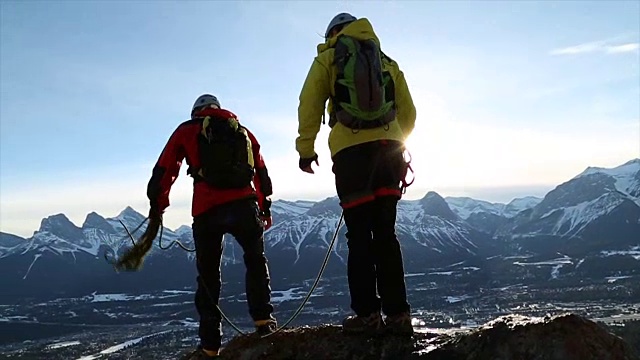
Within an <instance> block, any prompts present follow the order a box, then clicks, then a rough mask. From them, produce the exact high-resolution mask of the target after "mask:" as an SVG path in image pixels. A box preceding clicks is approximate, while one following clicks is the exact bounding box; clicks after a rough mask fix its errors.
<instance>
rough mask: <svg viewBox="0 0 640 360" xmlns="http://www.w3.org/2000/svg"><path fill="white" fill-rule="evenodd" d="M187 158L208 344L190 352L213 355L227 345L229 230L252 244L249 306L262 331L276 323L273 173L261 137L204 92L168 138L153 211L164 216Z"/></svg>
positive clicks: (203, 339)
mask: <svg viewBox="0 0 640 360" xmlns="http://www.w3.org/2000/svg"><path fill="white" fill-rule="evenodd" d="M184 159H186V162H187V165H188V166H189V169H188V171H187V174H189V175H191V176H192V177H193V178H194V185H193V200H192V208H191V213H192V216H193V240H194V243H195V247H196V268H197V271H198V277H197V284H198V287H197V290H196V296H195V306H196V309H197V311H198V314H199V316H200V324H199V336H200V345H199V346H198V348H197V349H196V351H195V352H194V353H193V354H191V357H189V359H209V358H213V357H215V356H217V355H218V351H219V349H220V345H221V339H222V331H221V330H222V329H221V314H220V312H219V311H218V308H217V307H216V305H217V304H218V299H219V297H220V287H221V282H220V260H221V257H222V241H223V236H224V234H225V233H229V234H231V235H232V236H233V237H234V238H235V239H236V241H238V243H239V244H240V246H241V247H242V249H243V251H244V260H245V266H246V269H247V276H246V292H247V302H248V305H249V313H250V315H251V317H252V318H253V320H254V323H255V327H256V330H257V332H258V333H259V334H262V335H264V334H268V333H271V332H273V331H274V330H275V328H276V321H275V319H274V318H273V316H272V315H271V314H272V312H273V306H272V305H271V303H270V302H271V287H270V278H269V269H268V266H267V259H266V257H265V255H264V237H263V234H264V231H266V230H268V229H269V227H271V223H272V221H271V213H270V206H271V200H270V199H269V196H270V195H272V193H273V191H272V186H271V179H270V178H269V174H268V171H267V167H266V166H265V163H264V159H263V158H262V155H261V154H260V144H259V143H258V141H257V139H256V137H255V136H254V135H253V134H252V133H251V132H250V131H249V130H248V129H247V128H246V127H244V126H242V125H240V123H239V121H238V118H237V117H236V115H235V114H233V113H232V112H231V111H228V110H224V109H221V107H220V102H219V101H218V99H217V98H216V97H215V96H213V95H209V94H204V95H202V96H200V97H198V99H197V100H196V102H195V103H194V105H193V107H192V111H191V119H190V120H188V121H185V122H184V123H182V124H180V125H179V126H178V127H177V129H176V130H175V131H174V132H173V134H172V135H171V137H170V138H169V141H168V142H167V144H166V146H165V147H164V150H163V151H162V154H161V155H160V158H159V159H158V162H157V163H156V164H155V167H154V168H153V174H152V176H151V179H150V181H149V184H148V187H147V196H148V198H149V200H150V203H151V210H150V217H151V216H157V217H162V214H163V213H164V210H165V209H166V208H167V207H168V206H169V191H170V190H171V186H172V185H173V183H174V182H175V180H176V178H177V177H178V173H179V170H180V167H181V165H182V161H183V160H184Z"/></svg>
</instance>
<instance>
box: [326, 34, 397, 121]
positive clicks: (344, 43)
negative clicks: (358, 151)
mask: <svg viewBox="0 0 640 360" xmlns="http://www.w3.org/2000/svg"><path fill="white" fill-rule="evenodd" d="M382 57H383V54H382V51H381V50H380V47H379V46H378V44H377V43H376V42H375V41H374V40H372V39H368V40H358V39H356V38H353V37H351V36H347V35H340V36H339V37H338V39H337V41H336V46H335V55H334V63H335V66H336V70H337V71H336V82H335V84H334V88H335V97H334V99H333V107H334V113H333V114H332V115H333V116H332V117H333V118H334V119H333V123H335V122H336V121H337V122H340V123H341V124H343V125H345V126H346V127H348V128H351V129H371V128H376V127H380V126H384V125H386V124H388V123H389V122H391V121H393V120H394V119H395V116H396V109H395V89H394V86H393V85H394V84H393V80H392V78H391V75H390V74H389V72H387V71H384V69H383V62H382ZM330 125H332V124H331V121H330Z"/></svg>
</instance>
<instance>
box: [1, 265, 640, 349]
mask: <svg viewBox="0 0 640 360" xmlns="http://www.w3.org/2000/svg"><path fill="white" fill-rule="evenodd" d="M432 270H436V269H432ZM440 270H441V271H432V273H433V272H436V273H439V274H431V275H429V274H410V273H409V274H407V275H406V282H407V287H408V290H409V301H410V303H411V305H412V308H413V309H412V316H413V323H414V327H415V329H416V331H424V332H446V331H456V330H459V329H466V328H473V327H477V326H479V325H482V324H483V323H485V322H487V321H490V320H492V319H494V318H495V317H497V316H500V315H505V314H520V315H527V316H535V317H544V316H547V315H554V314H560V313H565V312H571V313H574V314H578V315H581V316H584V317H586V318H588V319H591V320H594V321H597V322H600V323H602V324H603V325H605V326H607V327H609V328H610V329H621V328H624V327H625V326H629V325H634V326H637V324H640V296H639V294H640V285H639V283H640V282H639V281H638V280H639V279H638V277H637V276H630V277H624V278H619V279H602V280H600V281H597V280H592V281H589V282H585V283H584V284H581V285H579V286H576V285H572V286H563V285H562V284H558V283H552V282H551V283H549V284H547V285H541V284H538V285H523V284H521V283H513V284H510V285H506V286H501V287H494V288H490V287H487V288H477V287H475V286H472V285H471V283H466V282H464V281H444V280H443V279H442V277H443V275H442V273H447V272H446V271H442V270H445V269H440ZM439 278H440V279H439ZM346 284H347V281H346V278H344V277H327V278H323V280H321V282H320V284H319V286H318V288H317V289H316V291H315V292H314V293H313V294H312V296H311V298H310V299H309V301H308V303H307V304H306V306H305V307H304V309H303V311H302V312H301V313H300V315H299V316H298V317H297V318H296V319H295V320H293V321H292V322H291V323H290V324H289V325H288V327H299V326H305V325H310V326H313V325H320V324H340V322H341V320H342V318H343V317H344V316H346V315H348V314H350V309H349V305H348V304H349V296H348V289H347V285H346ZM311 285H312V280H310V281H306V282H304V283H302V284H297V285H296V286H291V284H288V285H287V284H278V282H277V281H275V282H274V284H273V293H272V299H273V304H274V306H275V313H274V315H275V316H276V317H277V319H278V323H279V325H282V324H284V323H285V322H286V321H287V320H289V318H290V317H291V315H292V314H293V313H294V312H295V311H296V310H297V308H298V306H300V305H301V303H302V301H303V299H304V297H305V296H306V295H307V292H308V290H309V289H310V288H311ZM242 287H243V284H242V283H225V284H224V285H223V291H222V295H221V300H220V306H221V308H222V309H223V311H224V313H225V314H226V315H227V316H228V317H229V319H230V320H231V321H232V322H233V323H234V324H235V325H236V326H238V327H239V329H240V330H241V331H243V332H251V331H252V328H251V320H250V318H249V316H248V314H247V310H246V301H245V297H244V293H243V292H242V290H241V289H242ZM193 296H194V289H190V288H184V289H170V290H163V291H157V292H151V293H137V294H134V293H130V294H104V293H93V294H88V295H86V296H82V297H75V298H60V299H54V300H46V301H43V302H38V301H32V300H34V299H30V300H28V301H27V299H25V300H23V301H16V302H15V303H14V304H5V305H1V306H0V334H2V335H0V353H1V354H3V355H2V356H3V358H7V359H35V358H42V357H45V358H47V359H77V360H90V359H131V358H133V359H137V358H147V357H149V356H152V357H153V358H156V359H175V358H177V357H178V356H179V354H180V353H184V352H185V351H188V350H189V349H192V348H194V347H195V346H196V345H197V341H198V340H197V314H196V312H195V309H194V307H193ZM636 328H637V327H636ZM223 331H224V333H225V341H228V340H230V339H231V338H232V337H233V336H236V335H238V334H237V332H236V331H235V330H234V329H233V328H232V327H231V326H229V325H228V324H227V323H224V324H223ZM612 331H613V330H612ZM636 336H637V335H636ZM632 345H633V346H635V347H636V348H637V347H638V345H640V344H632Z"/></svg>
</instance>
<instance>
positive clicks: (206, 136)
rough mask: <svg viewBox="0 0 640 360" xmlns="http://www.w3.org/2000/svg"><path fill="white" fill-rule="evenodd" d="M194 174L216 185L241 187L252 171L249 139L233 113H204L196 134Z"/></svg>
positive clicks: (244, 184) (249, 182) (244, 185)
mask: <svg viewBox="0 0 640 360" xmlns="http://www.w3.org/2000/svg"><path fill="white" fill-rule="evenodd" d="M198 152H199V156H200V169H199V170H198V172H197V175H198V176H199V177H200V178H201V179H203V180H204V181H206V182H207V183H208V184H209V185H211V186H213V187H216V188H220V189H237V188H244V187H246V186H248V185H250V184H251V181H252V180H253V175H254V173H255V166H254V159H253V150H252V146H251V139H250V138H249V135H248V134H247V131H246V129H245V128H244V127H243V126H241V125H240V123H239V122H238V120H237V119H236V118H233V117H229V118H224V117H221V116H207V117H205V118H204V119H203V122H202V130H201V132H200V133H199V134H198Z"/></svg>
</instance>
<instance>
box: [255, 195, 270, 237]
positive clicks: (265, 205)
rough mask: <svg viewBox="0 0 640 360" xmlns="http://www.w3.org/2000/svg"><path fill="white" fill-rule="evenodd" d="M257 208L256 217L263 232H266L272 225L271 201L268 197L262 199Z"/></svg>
mask: <svg viewBox="0 0 640 360" xmlns="http://www.w3.org/2000/svg"><path fill="white" fill-rule="evenodd" d="M258 206H259V207H260V212H259V213H258V216H259V217H260V221H261V222H262V226H263V227H264V231H267V230H269V228H270V227H271V225H273V220H272V219H271V199H269V198H268V197H265V198H263V199H262V201H260V202H259V205H258Z"/></svg>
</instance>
